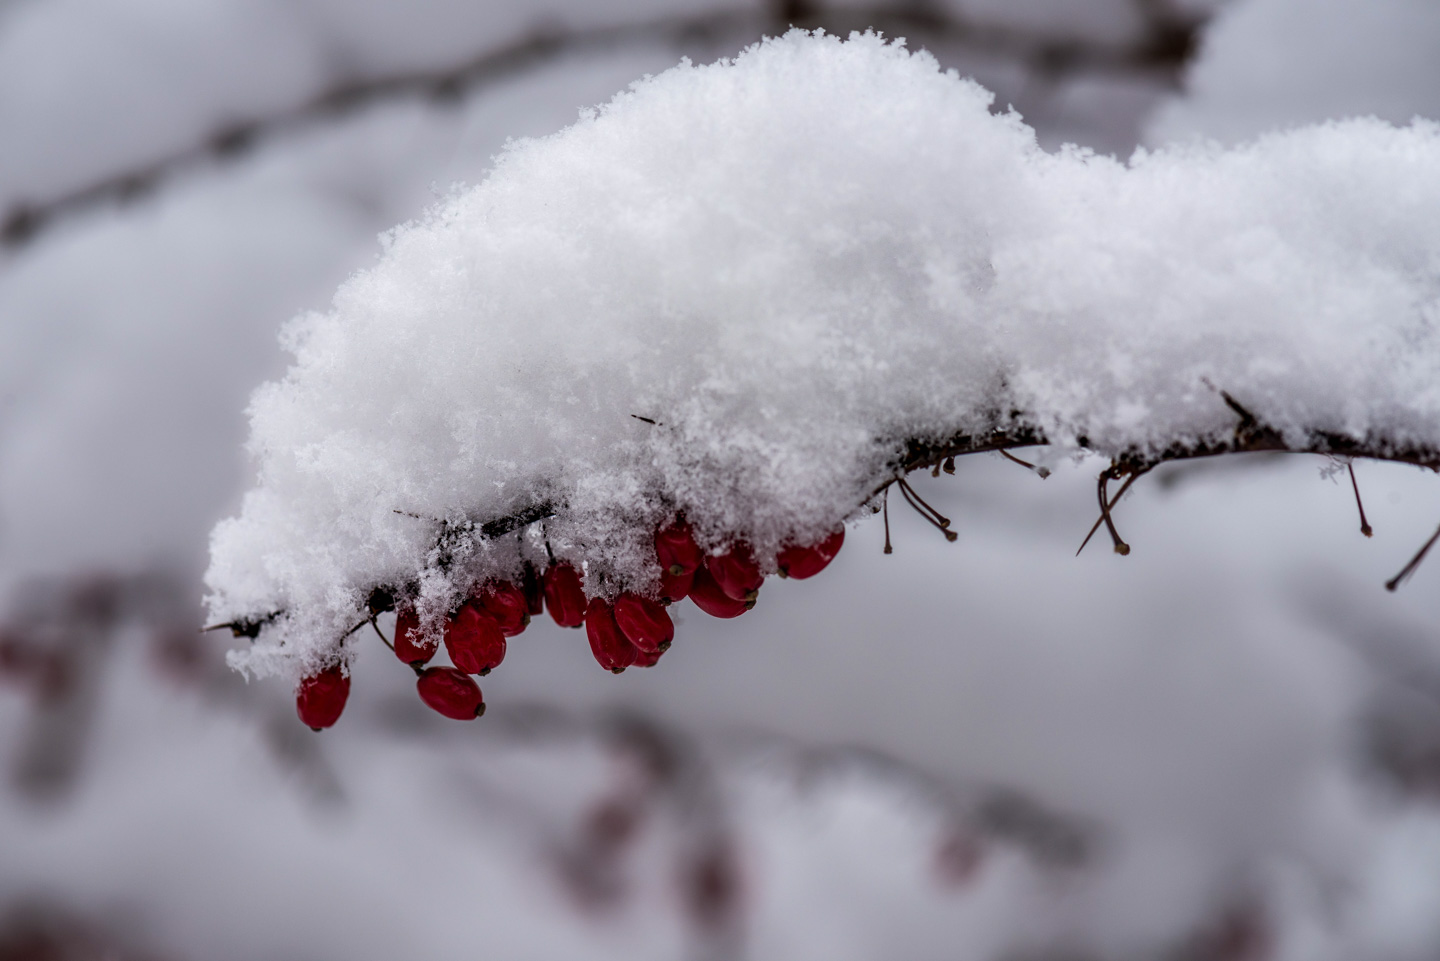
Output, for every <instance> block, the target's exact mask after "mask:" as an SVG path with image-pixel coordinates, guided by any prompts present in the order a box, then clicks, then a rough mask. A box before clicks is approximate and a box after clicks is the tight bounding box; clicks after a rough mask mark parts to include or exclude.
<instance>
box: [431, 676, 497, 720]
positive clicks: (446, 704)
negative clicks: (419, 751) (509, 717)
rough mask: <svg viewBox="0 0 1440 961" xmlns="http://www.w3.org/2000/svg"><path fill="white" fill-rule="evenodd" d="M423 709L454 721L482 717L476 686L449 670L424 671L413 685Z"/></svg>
mask: <svg viewBox="0 0 1440 961" xmlns="http://www.w3.org/2000/svg"><path fill="white" fill-rule="evenodd" d="M415 690H416V691H418V692H420V700H422V701H424V702H425V703H426V705H428V706H429V707H431V708H433V709H434V710H436V711H438V712H439V713H441V714H444V715H445V716H446V717H449V718H454V719H455V720H457V721H473V720H475V719H476V718H477V717H479V716H480V715H482V714H484V713H485V698H484V697H483V696H482V695H481V694H480V685H479V684H476V683H475V681H474V679H473V678H471V677H470V676H469V675H467V674H464V673H462V672H460V671H457V670H455V668H453V667H427V668H426V669H425V670H424V671H423V672H421V674H420V677H419V679H417V680H416V681H415Z"/></svg>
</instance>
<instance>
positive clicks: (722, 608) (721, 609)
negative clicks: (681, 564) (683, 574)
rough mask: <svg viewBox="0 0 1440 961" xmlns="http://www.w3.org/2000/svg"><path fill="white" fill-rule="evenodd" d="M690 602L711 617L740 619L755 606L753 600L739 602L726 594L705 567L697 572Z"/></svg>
mask: <svg viewBox="0 0 1440 961" xmlns="http://www.w3.org/2000/svg"><path fill="white" fill-rule="evenodd" d="M690 600H692V601H694V602H695V606H696V607H698V608H700V610H702V611H704V612H705V613H706V614H709V615H710V616H711V617H739V616H740V615H741V614H744V613H745V612H746V611H748V610H750V608H752V607H754V606H755V601H754V600H753V599H751V600H748V601H737V600H735V598H733V597H731V596H730V595H729V594H726V593H725V592H724V591H722V590H721V589H720V585H719V584H717V583H715V578H713V577H711V576H710V572H709V571H708V570H706V569H705V568H703V567H702V568H700V569H699V570H698V571H696V572H695V583H694V584H692V585H691V586H690Z"/></svg>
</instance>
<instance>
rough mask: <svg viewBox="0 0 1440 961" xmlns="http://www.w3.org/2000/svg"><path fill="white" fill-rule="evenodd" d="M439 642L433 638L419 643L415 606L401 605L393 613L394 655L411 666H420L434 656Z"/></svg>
mask: <svg viewBox="0 0 1440 961" xmlns="http://www.w3.org/2000/svg"><path fill="white" fill-rule="evenodd" d="M439 649H440V642H439V641H436V640H435V639H434V638H431V639H430V642H429V643H428V644H425V643H421V639H420V618H419V617H417V616H416V614H415V608H413V607H402V608H400V610H399V611H398V612H396V614H395V656H396V657H398V658H400V660H402V661H404V662H405V663H406V664H409V665H410V666H412V667H422V666H424V665H425V664H426V663H428V662H429V660H430V658H432V657H434V656H435V652H436V651H438V650H439Z"/></svg>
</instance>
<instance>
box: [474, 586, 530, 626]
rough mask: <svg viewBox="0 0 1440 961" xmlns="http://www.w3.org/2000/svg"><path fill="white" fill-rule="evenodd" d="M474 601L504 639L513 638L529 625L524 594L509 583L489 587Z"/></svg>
mask: <svg viewBox="0 0 1440 961" xmlns="http://www.w3.org/2000/svg"><path fill="white" fill-rule="evenodd" d="M475 599H476V600H477V601H478V602H479V603H480V606H481V607H483V608H484V609H485V613H486V614H489V615H490V616H491V617H493V618H494V619H495V623H496V624H499V625H500V630H501V631H503V632H504V634H505V636H506V637H514V636H515V635H516V634H519V633H520V632H521V631H523V630H525V627H526V625H527V624H529V623H530V605H529V603H528V602H527V601H526V600H525V592H524V591H522V590H520V588H518V587H516V586H515V585H514V584H511V583H510V582H509V581H501V582H500V583H499V584H492V585H490V586H489V587H487V588H485V590H483V591H481V592H480V593H479V594H478V595H476V598H475Z"/></svg>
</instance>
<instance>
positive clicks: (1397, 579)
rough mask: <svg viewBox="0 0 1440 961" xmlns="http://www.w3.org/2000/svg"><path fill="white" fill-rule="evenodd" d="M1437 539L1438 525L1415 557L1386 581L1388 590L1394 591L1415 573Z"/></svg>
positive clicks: (1439, 530)
mask: <svg viewBox="0 0 1440 961" xmlns="http://www.w3.org/2000/svg"><path fill="white" fill-rule="evenodd" d="M1437 540H1440V527H1437V528H1436V529H1435V533H1433V534H1431V535H1430V539H1429V540H1428V541H1426V542H1425V546H1424V547H1422V548H1420V550H1419V551H1418V552H1417V553H1416V554H1415V556H1414V557H1412V558H1410V563H1408V564H1406V565H1405V566H1404V567H1403V568H1401V570H1400V573H1399V574H1396V575H1395V576H1394V577H1392V578H1390V579H1389V580H1388V581H1386V582H1385V589H1386V590H1387V591H1393V590H1395V588H1397V587H1399V586H1400V585H1401V584H1403V583H1405V581H1406V580H1407V579H1409V577H1410V575H1411V574H1414V573H1415V569H1416V568H1417V567H1419V566H1420V562H1421V561H1422V560H1424V559H1425V555H1426V553H1427V552H1429V550H1430V548H1432V547H1434V546H1435V542H1436V541H1437Z"/></svg>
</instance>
